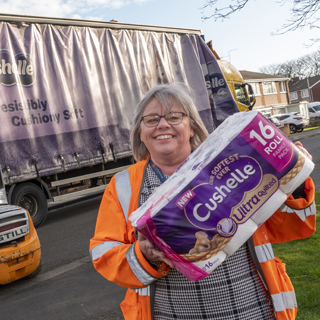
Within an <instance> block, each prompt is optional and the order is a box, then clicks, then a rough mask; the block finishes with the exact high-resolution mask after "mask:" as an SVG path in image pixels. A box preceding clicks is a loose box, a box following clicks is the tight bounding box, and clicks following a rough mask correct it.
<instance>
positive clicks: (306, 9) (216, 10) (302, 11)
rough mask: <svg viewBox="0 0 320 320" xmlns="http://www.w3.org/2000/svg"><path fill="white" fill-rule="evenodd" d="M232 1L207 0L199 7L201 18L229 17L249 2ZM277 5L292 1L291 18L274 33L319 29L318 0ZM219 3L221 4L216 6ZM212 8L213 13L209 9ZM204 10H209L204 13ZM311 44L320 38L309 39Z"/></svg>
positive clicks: (319, 3) (319, 2)
mask: <svg viewBox="0 0 320 320" xmlns="http://www.w3.org/2000/svg"><path fill="white" fill-rule="evenodd" d="M230 1H231V2H232V3H231V4H229V5H225V3H226V1H225V0H221V1H219V0H207V1H206V3H205V4H204V5H203V6H202V7H201V8H200V10H201V14H202V20H207V19H211V18H213V19H214V20H216V21H217V20H222V21H223V20H224V19H226V18H229V17H230V16H231V15H232V14H234V13H235V12H237V11H240V10H242V9H243V8H244V7H245V6H246V5H247V4H248V2H249V0H230ZM275 2H276V3H277V4H278V5H283V4H285V3H287V2H290V3H292V7H291V9H290V12H291V18H290V19H289V20H288V21H287V22H286V23H284V24H283V25H282V26H281V27H280V28H279V29H277V30H276V31H275V32H273V34H274V35H276V34H284V33H286V32H288V31H295V30H297V29H300V28H304V27H310V28H318V29H320V13H319V10H320V0H277V1H275ZM219 4H221V6H218V5H219ZM210 8H213V13H211V11H212V10H211V9H210ZM205 12H209V15H206V14H205ZM310 40H311V41H312V44H313V43H315V42H320V38H316V39H310Z"/></svg>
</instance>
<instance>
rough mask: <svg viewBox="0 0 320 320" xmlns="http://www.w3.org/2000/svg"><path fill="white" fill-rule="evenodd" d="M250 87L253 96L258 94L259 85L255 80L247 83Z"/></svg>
mask: <svg viewBox="0 0 320 320" xmlns="http://www.w3.org/2000/svg"><path fill="white" fill-rule="evenodd" d="M249 84H250V85H251V87H252V90H253V93H254V95H255V96H260V86H259V83H256V82H252V83H249Z"/></svg>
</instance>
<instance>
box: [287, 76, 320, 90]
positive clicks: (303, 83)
mask: <svg viewBox="0 0 320 320" xmlns="http://www.w3.org/2000/svg"><path fill="white" fill-rule="evenodd" d="M308 81H309V88H312V87H313V86H314V85H315V84H317V83H318V82H319V81H320V75H318V76H314V77H310V78H305V79H301V80H299V81H297V82H295V83H293V82H292V81H290V82H289V90H290V92H295V91H300V90H303V89H308Z"/></svg>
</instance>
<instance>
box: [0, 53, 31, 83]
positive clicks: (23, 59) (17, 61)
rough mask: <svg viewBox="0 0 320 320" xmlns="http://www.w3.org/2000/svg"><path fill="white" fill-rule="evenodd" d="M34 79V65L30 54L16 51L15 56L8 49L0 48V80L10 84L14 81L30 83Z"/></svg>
mask: <svg viewBox="0 0 320 320" xmlns="http://www.w3.org/2000/svg"><path fill="white" fill-rule="evenodd" d="M34 80H35V67H34V64H33V63H32V60H31V58H30V56H28V55H26V54H24V53H18V54H16V55H15V56H13V54H11V52H10V51H8V50H0V82H1V84H2V85H6V86H11V85H14V84H15V83H18V84H21V85H23V86H29V85H31V84H32V83H33V82H34Z"/></svg>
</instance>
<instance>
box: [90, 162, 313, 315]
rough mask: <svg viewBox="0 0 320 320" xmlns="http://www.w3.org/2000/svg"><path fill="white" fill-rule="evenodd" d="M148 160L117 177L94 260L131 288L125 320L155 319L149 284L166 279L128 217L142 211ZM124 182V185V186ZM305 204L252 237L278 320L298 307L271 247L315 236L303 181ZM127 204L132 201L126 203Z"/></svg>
mask: <svg viewBox="0 0 320 320" xmlns="http://www.w3.org/2000/svg"><path fill="white" fill-rule="evenodd" d="M146 163H147V160H144V161H140V162H138V163H136V164H134V165H133V166H131V167H130V168H129V169H127V170H125V171H123V172H121V173H118V174H116V175H115V177H113V178H112V179H111V181H110V183H109V185H108V187H107V188H106V190H105V192H104V195H103V199H102V201H101V205H100V209H99V213H98V218H97V223H96V229H95V234H94V237H93V238H92V239H91V241H90V255H91V257H92V261H93V265H94V267H95V268H96V270H97V271H98V272H99V273H100V274H101V275H102V276H104V277H105V278H106V279H108V280H109V281H112V282H115V283H117V284H118V285H120V286H123V287H127V288H128V290H127V293H126V297H125V299H124V301H123V302H122V303H121V305H120V306H121V309H122V312H123V315H124V318H125V319H126V320H138V319H139V320H141V319H143V320H151V306H150V296H151V293H150V291H151V290H150V284H152V283H153V282H154V281H156V280H157V279H158V278H161V277H163V276H165V275H167V274H168V272H169V267H168V266H167V265H165V264H164V263H162V265H161V267H159V268H158V269H154V268H153V267H152V266H151V265H150V264H149V263H148V261H147V260H146V259H145V258H144V256H143V254H142V252H141V250H140V246H139V244H138V241H136V238H135V235H134V228H133V226H132V225H131V222H130V220H128V217H129V216H130V214H131V213H132V212H133V211H135V210H136V209H137V207H138V201H139V194H140V189H141V184H142V181H143V175H144V171H145V166H146ZM120 181H121V183H120ZM305 191H306V194H307V199H294V198H293V197H292V196H289V198H288V199H287V201H286V202H285V203H284V204H283V205H282V206H281V208H280V209H281V210H280V209H279V210H277V211H276V212H275V213H274V214H273V215H272V216H271V217H270V218H269V219H268V220H267V221H266V222H265V223H264V224H262V225H261V226H260V227H259V228H258V230H257V231H256V232H255V233H254V234H253V236H252V239H253V245H252V247H254V248H253V252H252V253H253V255H254V256H255V258H256V259H255V260H256V261H257V263H256V264H257V268H258V270H260V273H261V277H262V278H263V280H264V282H265V283H266V286H267V287H268V290H269V292H270V294H271V297H272V301H273V305H274V310H275V313H276V317H277V319H278V320H289V319H295V316H296V313H297V302H296V298H295V293H294V289H293V286H292V284H291V281H290V279H289V277H288V275H287V274H286V272H285V265H284V264H283V263H282V262H281V260H280V259H278V258H277V257H275V256H274V253H273V250H272V246H271V244H272V243H277V242H286V241H290V240H296V239H302V238H307V237H309V236H310V235H312V234H313V233H314V231H315V212H316V210H315V205H314V185H313V182H312V180H311V179H310V178H308V179H307V180H306V182H305ZM128 199H129V200H130V201H128Z"/></svg>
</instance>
